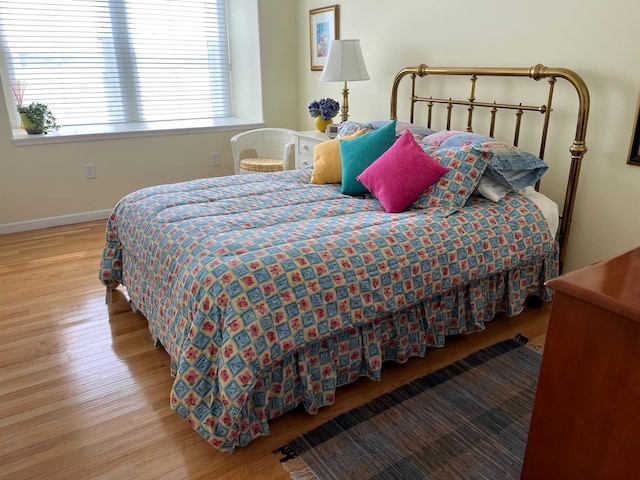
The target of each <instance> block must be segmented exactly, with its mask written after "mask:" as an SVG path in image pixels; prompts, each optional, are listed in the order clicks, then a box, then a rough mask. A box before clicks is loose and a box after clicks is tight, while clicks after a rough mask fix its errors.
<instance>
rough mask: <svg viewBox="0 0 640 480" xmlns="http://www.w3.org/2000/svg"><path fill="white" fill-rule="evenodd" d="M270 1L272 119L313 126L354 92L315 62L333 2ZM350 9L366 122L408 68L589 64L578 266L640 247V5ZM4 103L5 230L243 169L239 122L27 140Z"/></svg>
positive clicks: (353, 98)
mask: <svg viewBox="0 0 640 480" xmlns="http://www.w3.org/2000/svg"><path fill="white" fill-rule="evenodd" d="M232 1H233V3H235V2H252V1H256V0H232ZM257 1H258V8H259V15H260V25H259V37H260V40H261V45H262V46H261V54H262V56H263V57H262V65H261V69H260V72H261V77H262V82H263V89H262V92H263V104H264V114H265V118H264V120H265V122H266V123H267V124H269V125H273V126H286V127H291V128H296V127H297V128H299V129H311V128H312V122H311V119H310V118H309V117H308V114H307V110H306V106H307V104H308V103H309V101H311V100H313V99H315V98H320V97H323V96H331V97H333V98H336V99H338V98H340V96H341V93H340V92H341V86H340V85H338V84H333V83H319V82H318V81H317V80H318V77H319V72H312V71H310V69H309V31H308V30H309V15H308V11H309V9H312V8H318V7H323V6H327V5H331V4H332V3H333V2H325V1H318V0H313V1H312V0H300V1H296V0H257ZM340 17H341V21H340V30H341V38H359V39H361V41H362V47H363V51H364V54H365V57H366V62H367V67H368V70H369V74H370V75H371V80H370V81H367V82H359V83H355V82H354V83H352V84H350V91H351V93H350V96H349V100H350V102H349V103H350V112H351V114H352V117H351V118H352V119H354V120H359V119H361V120H365V119H367V120H371V119H374V118H377V119H382V118H387V116H388V110H389V90H390V87H391V82H392V79H393V77H394V75H395V73H396V72H397V71H398V70H399V69H401V68H402V67H404V66H407V65H415V64H419V63H427V64H430V65H481V66H505V65H511V66H522V67H525V66H527V67H528V66H532V65H535V64H537V63H542V64H545V65H548V66H553V67H566V68H570V69H573V70H575V71H576V72H578V73H579V74H580V75H581V76H582V77H583V78H584V79H585V81H586V82H587V84H588V86H589V89H590V91H591V116H590V121H589V130H588V135H587V144H588V148H589V152H588V153H587V156H586V157H585V161H584V163H583V167H582V173H581V177H580V185H579V189H578V195H577V204H576V209H575V211H574V223H573V226H572V230H571V239H570V242H569V250H568V254H567V262H566V265H565V267H566V268H567V269H569V270H571V269H574V268H577V267H580V266H583V265H586V264H588V263H592V262H594V261H597V260H600V259H602V258H605V257H609V256H613V255H615V254H618V253H621V252H622V251H625V250H628V249H631V248H633V247H635V246H638V245H640V222H638V221H637V220H636V218H637V217H638V215H637V213H635V210H634V209H635V208H637V206H640V167H636V166H629V165H626V156H627V154H628V149H629V142H630V139H631V129H632V126H633V117H634V115H635V108H636V102H637V99H638V93H639V90H640V80H639V79H640V57H639V56H638V49H637V19H638V18H640V3H638V2H636V1H634V0H608V1H605V0H598V1H595V0H592V1H590V2H584V1H583V0H563V1H562V2H558V1H551V0H538V1H536V2H512V1H508V0H484V1H482V2H478V1H477V0H456V1H442V0H439V1H433V0H402V1H400V2H388V1H382V0H348V1H344V2H341V3H340ZM249 33H250V34H253V33H255V32H253V31H252V32H249ZM236 73H237V72H236ZM0 95H2V93H1V92H0ZM4 105H5V102H4V99H3V98H1V97H0V227H1V226H2V225H3V224H11V223H13V222H30V221H33V220H37V219H42V218H46V217H56V216H62V215H72V214H76V213H82V212H91V211H96V210H97V211H102V210H105V209H109V208H111V207H112V206H113V204H114V203H115V202H116V201H117V200H118V199H119V198H120V197H121V196H122V195H124V194H126V193H128V192H130V191H132V190H134V189H136V188H140V187H143V186H146V185H151V184H158V183H166V182H173V181H179V180H186V179H190V178H198V177H203V176H211V175H220V174H228V173H231V172H232V166H231V152H230V146H229V138H230V137H231V135H232V134H233V133H235V132H232V131H229V132H220V133H215V134H199V135H172V136H165V137H162V136H160V137H149V138H137V139H126V140H104V141H91V142H78V143H69V144H55V145H49V146H29V147H14V146H13V144H12V142H11V133H10V127H9V124H8V120H7V112H6V108H5V106H4ZM211 151H219V152H220V153H221V158H222V166H220V167H211V166H209V154H210V152H211ZM88 162H91V163H94V165H95V166H96V172H97V175H98V176H97V178H96V179H95V180H85V179H84V176H83V170H82V166H83V165H84V164H85V163H88ZM543 191H544V183H543ZM625 217H626V218H625Z"/></svg>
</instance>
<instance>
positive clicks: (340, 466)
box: [278, 335, 542, 480]
mask: <svg viewBox="0 0 640 480" xmlns="http://www.w3.org/2000/svg"><path fill="white" fill-rule="evenodd" d="M526 343H527V339H526V338H524V337H522V336H520V335H519V336H518V337H516V338H515V339H512V340H506V341H503V342H500V343H498V344H496V345H493V346H491V347H488V348H485V349H483V350H480V351H478V352H476V353H473V354H472V355H470V356H468V357H467V358H465V359H463V360H461V361H459V362H456V363H454V364H452V365H449V366H448V367H445V368H443V369H441V370H438V371H436V372H434V373H432V374H430V375H427V376H426V377H423V378H421V379H418V380H415V381H413V382H411V383H409V384H407V385H404V386H402V387H400V388H398V389H397V390H395V391H393V392H390V393H387V394H385V395H383V396H381V397H379V398H376V399H375V400H373V401H372V402H370V403H368V404H366V405H364V406H362V407H358V408H356V409H354V410H351V411H349V412H347V413H344V414H342V415H340V416H338V417H336V418H334V419H333V420H331V421H329V422H327V423H325V424H324V425H321V426H320V427H318V428H316V429H314V430H312V431H311V432H309V433H306V434H304V435H302V436H300V437H298V438H296V439H294V440H293V441H292V442H290V443H289V444H288V445H286V446H285V447H283V448H282V449H280V450H279V451H278V452H279V453H281V454H284V455H285V457H284V458H283V459H282V462H283V465H284V466H285V468H286V469H287V471H288V472H289V474H290V475H291V478H293V479H305V480H307V479H319V480H324V479H348V480H359V479H370V478H376V479H398V478H404V479H423V478H424V479H447V480H453V479H464V480H469V479H501V480H504V479H510V478H514V479H515V478H519V476H520V470H521V467H522V460H523V458H524V451H525V445H526V440H527V431H528V429H529V421H530V419H531V411H532V407H533V400H534V397H535V390H536V385H537V378H538V372H539V369H540V362H541V358H542V356H541V354H540V352H539V351H536V349H533V348H529V347H528V346H525V345H526ZM538 350H539V349H538Z"/></svg>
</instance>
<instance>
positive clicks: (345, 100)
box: [342, 81, 349, 122]
mask: <svg viewBox="0 0 640 480" xmlns="http://www.w3.org/2000/svg"><path fill="white" fill-rule="evenodd" d="M348 118H349V89H348V88H347V82H346V81H345V82H344V88H343V89H342V121H343V122H346V121H347V119H348Z"/></svg>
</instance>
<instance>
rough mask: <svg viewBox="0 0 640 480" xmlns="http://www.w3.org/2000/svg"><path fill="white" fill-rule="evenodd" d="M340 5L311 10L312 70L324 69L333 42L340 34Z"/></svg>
mask: <svg viewBox="0 0 640 480" xmlns="http://www.w3.org/2000/svg"><path fill="white" fill-rule="evenodd" d="M338 23H339V5H333V6H331V7H324V8H316V9H315V10H309V40H310V43H311V70H322V69H323V67H324V63H325V60H326V59H327V55H329V46H330V45H331V42H332V41H334V40H337V39H338V38H340V36H339V27H338Z"/></svg>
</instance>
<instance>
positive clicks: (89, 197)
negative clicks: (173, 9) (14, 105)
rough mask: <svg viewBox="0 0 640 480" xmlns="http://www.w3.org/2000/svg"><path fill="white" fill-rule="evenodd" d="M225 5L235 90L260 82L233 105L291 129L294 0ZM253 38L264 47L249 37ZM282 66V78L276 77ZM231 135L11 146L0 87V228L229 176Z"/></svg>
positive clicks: (77, 214)
mask: <svg viewBox="0 0 640 480" xmlns="http://www.w3.org/2000/svg"><path fill="white" fill-rule="evenodd" d="M231 4H232V5H231V7H232V12H231V15H232V16H233V18H232V19H231V20H230V24H231V25H230V28H231V29H235V30H236V32H238V31H239V34H238V33H236V39H235V40H236V42H235V43H234V45H235V47H236V49H237V50H236V51H234V52H232V55H233V59H234V60H237V61H238V64H237V65H236V68H235V69H234V73H233V74H234V76H235V77H236V80H237V81H235V82H234V87H237V88H241V86H242V84H243V83H248V84H250V86H253V85H256V84H257V85H258V86H259V85H260V80H262V89H261V90H262V91H261V92H260V88H258V89H257V90H256V89H255V88H254V89H252V90H253V93H252V94H251V95H250V96H249V97H246V96H245V97H243V98H242V100H243V102H240V104H239V105H236V107H237V108H238V110H239V112H240V113H241V114H243V115H245V116H250V117H252V118H255V117H253V116H252V115H253V111H254V110H255V109H252V104H254V103H255V102H262V103H263V114H264V115H263V120H264V122H265V124H267V125H272V126H285V127H290V128H295V127H296V122H297V98H296V96H295V95H294V94H292V92H295V91H296V88H297V69H296V63H297V59H296V52H297V46H296V44H295V41H294V39H295V36H296V27H295V22H293V19H292V18H291V12H292V11H296V2H295V0H269V1H268V2H267V1H266V0H260V1H258V0H233V2H231ZM256 8H257V11H258V13H259V22H260V24H259V25H258V26H257V27H256V25H255V22H252V18H257V15H256V14H255V13H254V14H253V15H252V14H251V11H252V10H253V12H256ZM287 18H289V20H287ZM274 27H275V28H274ZM242 30H244V32H243V31H242ZM257 38H260V44H261V45H262V52H260V51H259V50H258V48H257V46H256V42H253V40H254V39H257ZM260 53H262V55H263V56H262V62H260ZM256 71H257V72H259V73H258V74H256ZM283 71H286V72H288V75H286V76H283V75H281V73H282V72H283ZM54 113H55V112H54ZM258 120H261V119H260V118H258ZM235 133H237V130H227V131H221V132H215V133H200V134H183V135H161V136H152V137H139V138H125V139H110V140H93V141H81V142H69V143H55V144H46V145H29V146H20V147H16V146H14V145H13V143H12V134H11V125H10V123H9V117H8V112H7V107H6V101H5V98H4V96H3V93H2V89H0V232H2V231H11V230H16V229H28V228H31V227H37V226H41V225H47V224H49V223H50V222H49V220H51V217H54V218H53V223H56V222H65V221H67V220H69V219H71V221H72V220H73V219H75V218H85V217H91V214H97V215H102V216H106V214H105V212H107V213H108V211H109V210H110V209H111V208H112V207H113V206H114V205H115V203H116V202H117V201H118V200H119V199H120V198H121V197H122V196H124V195H125V194H127V193H129V192H131V191H133V190H136V189H138V188H141V187H144V186H148V185H155V184H161V183H169V182H177V181H182V180H189V179H194V178H201V177H207V176H218V175H225V174H231V173H233V162H232V159H231V146H230V143H229V139H230V138H231V136H232V135H234V134H235ZM214 151H217V152H219V153H220V159H221V166H219V167H212V166H211V165H210V155H211V152H214ZM86 163H93V164H94V165H95V171H96V178H95V179H92V180H87V179H85V178H84V171H83V165H84V164H86ZM87 212H88V213H89V214H88V215H87ZM59 217H69V218H59Z"/></svg>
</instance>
